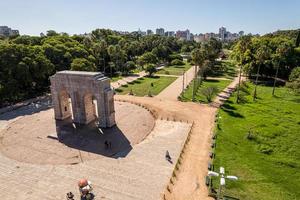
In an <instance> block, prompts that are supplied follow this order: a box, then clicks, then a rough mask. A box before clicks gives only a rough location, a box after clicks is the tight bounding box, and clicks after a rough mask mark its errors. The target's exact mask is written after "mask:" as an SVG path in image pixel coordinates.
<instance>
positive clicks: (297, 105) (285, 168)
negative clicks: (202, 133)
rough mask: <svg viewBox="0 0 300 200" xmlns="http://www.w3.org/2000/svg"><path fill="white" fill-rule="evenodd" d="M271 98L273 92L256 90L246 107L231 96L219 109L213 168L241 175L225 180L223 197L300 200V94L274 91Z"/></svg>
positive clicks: (280, 89) (269, 89) (280, 90)
mask: <svg viewBox="0 0 300 200" xmlns="http://www.w3.org/2000/svg"><path fill="white" fill-rule="evenodd" d="M248 90H249V91H253V85H250V84H249V88H248ZM271 94H272V88H270V87H266V86H259V87H258V100H257V101H256V102H253V101H252V97H251V95H250V94H249V95H248V96H246V99H247V102H246V103H244V104H236V103H235V98H236V97H235V94H234V95H233V96H232V97H231V98H230V99H229V100H228V102H226V103H225V104H224V106H223V107H222V108H221V109H220V111H219V120H218V126H217V127H216V133H217V139H216V144H217V145H216V150H215V153H216V157H215V160H214V164H215V170H217V171H218V169H219V167H220V166H223V167H225V171H226V173H227V174H230V175H236V176H238V177H239V180H238V181H235V182H233V181H230V180H228V181H226V190H225V194H226V195H229V196H231V197H235V198H239V199H243V200H254V199H259V200H296V199H300V139H299V137H300V96H296V95H295V94H293V93H291V92H290V91H289V90H287V89H286V88H279V89H277V90H276V97H272V95H271ZM214 185H215V186H216V187H217V185H218V182H217V180H214Z"/></svg>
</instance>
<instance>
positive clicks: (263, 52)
mask: <svg viewBox="0 0 300 200" xmlns="http://www.w3.org/2000/svg"><path fill="white" fill-rule="evenodd" d="M255 57H256V59H257V62H258V68H257V72H256V79H255V87H254V93H253V101H254V100H255V99H256V97H257V82H258V76H259V73H260V68H261V66H262V65H263V64H264V63H265V61H266V60H267V59H268V58H269V57H270V52H269V49H268V47H267V46H266V45H263V46H260V47H259V48H258V50H257V51H256V56H255Z"/></svg>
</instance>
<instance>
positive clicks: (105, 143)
mask: <svg viewBox="0 0 300 200" xmlns="http://www.w3.org/2000/svg"><path fill="white" fill-rule="evenodd" d="M104 145H105V149H108V146H109V144H108V141H107V140H105V142H104Z"/></svg>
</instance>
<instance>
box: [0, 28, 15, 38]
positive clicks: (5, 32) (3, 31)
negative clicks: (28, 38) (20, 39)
mask: <svg viewBox="0 0 300 200" xmlns="http://www.w3.org/2000/svg"><path fill="white" fill-rule="evenodd" d="M0 35H1V36H5V37H9V36H15V35H19V31H18V30H13V29H11V28H9V27H8V26H0Z"/></svg>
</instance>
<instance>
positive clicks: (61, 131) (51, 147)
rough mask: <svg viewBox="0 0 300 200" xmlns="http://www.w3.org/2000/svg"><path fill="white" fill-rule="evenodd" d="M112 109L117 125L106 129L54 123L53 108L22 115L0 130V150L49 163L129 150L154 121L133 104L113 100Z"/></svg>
mask: <svg viewBox="0 0 300 200" xmlns="http://www.w3.org/2000/svg"><path fill="white" fill-rule="evenodd" d="M115 109H116V123H117V125H116V126H114V127H113V128H110V129H99V128H97V127H96V126H93V124H90V126H89V127H85V126H83V127H76V126H74V125H73V124H72V123H71V122H68V121H63V122H60V121H57V122H56V121H55V120H54V111H53V109H48V110H45V111H41V112H38V113H35V114H32V115H26V116H24V117H21V118H20V119H18V120H16V121H14V122H12V123H11V124H9V125H8V127H6V129H5V130H3V131H2V132H0V134H1V144H0V150H1V152H2V153H3V154H4V155H6V156H7V157H9V158H12V159H15V160H18V161H20V162H27V163H34V164H51V165H54V164H77V163H80V162H84V161H87V160H93V159H97V158H99V155H103V156H108V157H116V156H120V155H119V154H118V153H119V152H126V153H127V152H129V151H130V150H131V149H132V148H133V147H132V146H133V145H135V144H138V143H139V142H141V141H142V140H143V139H144V138H145V137H146V136H147V135H148V134H149V133H150V132H151V131H152V129H153V127H154V125H155V120H154V118H153V116H152V115H151V113H150V112H149V111H147V110H146V109H144V108H142V107H140V106H137V105H134V104H129V103H125V102H115ZM105 141H107V142H108V143H111V146H106V145H105ZM108 147H109V148H108Z"/></svg>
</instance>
